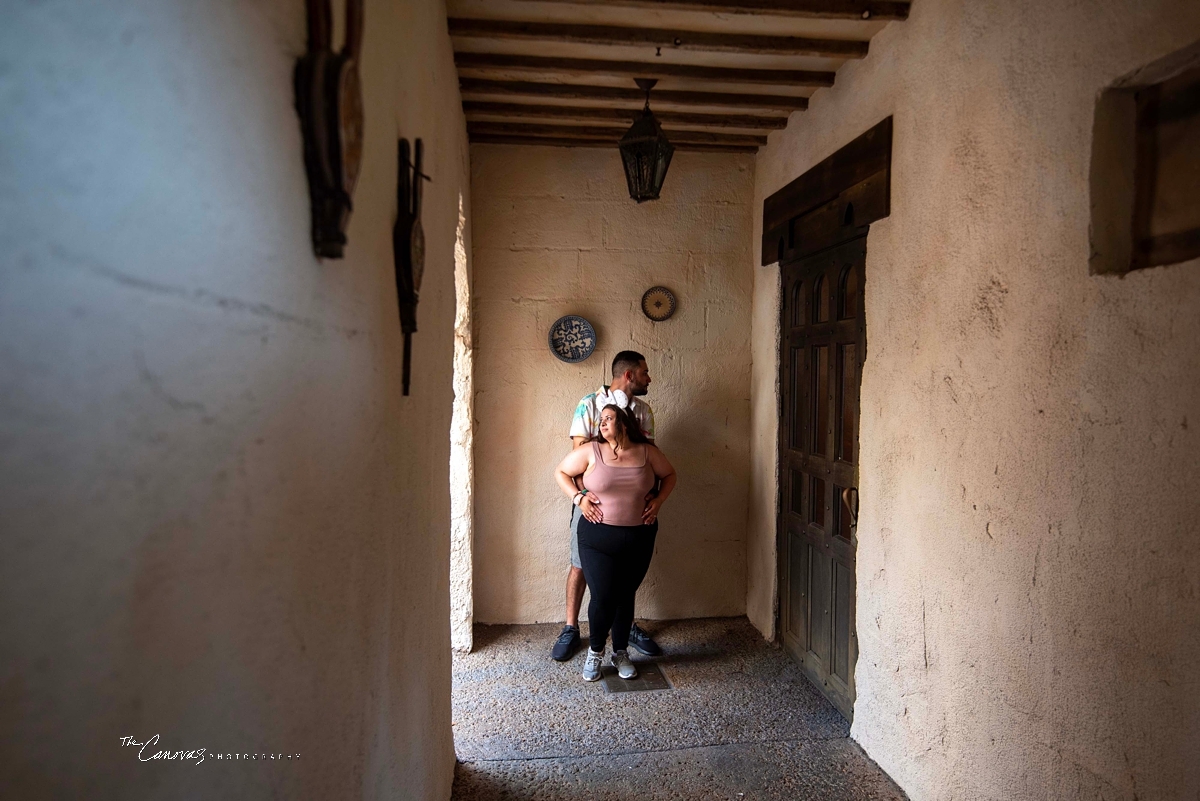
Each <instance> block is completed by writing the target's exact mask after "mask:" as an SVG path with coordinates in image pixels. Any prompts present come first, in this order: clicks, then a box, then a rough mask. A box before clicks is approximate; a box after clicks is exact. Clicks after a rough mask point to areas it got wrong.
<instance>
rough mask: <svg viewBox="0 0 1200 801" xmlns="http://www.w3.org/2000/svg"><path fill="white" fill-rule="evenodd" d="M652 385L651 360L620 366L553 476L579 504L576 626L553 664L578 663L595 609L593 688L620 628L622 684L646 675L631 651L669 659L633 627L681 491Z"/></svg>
mask: <svg viewBox="0 0 1200 801" xmlns="http://www.w3.org/2000/svg"><path fill="white" fill-rule="evenodd" d="M649 387H650V371H649V369H648V368H647V367H646V358H645V357H644V356H642V354H640V353H637V352H635V351H631V350H624V351H621V352H620V353H618V354H617V355H616V358H614V359H613V363H612V384H610V385H609V386H606V387H601V388H600V390H599V391H598V392H594V393H592V394H591V395H588V396H587V397H585V398H584V399H583V400H581V401H580V402H579V405H578V406H577V407H576V409H575V417H574V418H573V419H572V421H571V432H570V437H571V441H572V443H573V445H574V450H572V451H571V453H569V454H568V455H567V457H566V458H565V459H563V460H562V462H561V463H559V465H558V467H557V468H556V469H555V473H554V477H555V480H556V481H557V482H558V485H559V487H561V488H562V490H563V492H564V493H566V495H568V496H569V497H570V498H571V503H572V504H574V508H573V509H572V511H571V568H570V571H569V572H568V573H567V625H566V626H564V627H563V630H562V634H560V635H559V638H558V641H557V642H556V643H555V644H554V651H553V654H552V655H553V657H554V659H556V660H558V661H560V662H562V661H566V660H567V659H570V658H571V655H572V654H573V652H574V650H575V648H576V646H577V645H578V644H579V607H580V606H581V605H582V603H583V591H584V590H585V589H587V588H588V587H590V588H591V590H592V600H591V603H589V604H588V628H589V648H588V655H587V661H586V662H585V663H584V667H583V677H584V679H586V680H588V681H595V680H596V679H598V678H600V667H601V664H602V663H603V660H604V646H605V642H606V641H607V639H608V633H609V631H610V630H611V631H612V641H613V655H612V664H613V667H615V668H616V669H617V673H618V675H620V676H621V678H623V679H632V678H634V677H635V676H637V668H636V667H634V665H633V662H632V661H630V659H629V653H628V651H627V650H626V649H627V648H628V647H629V646H630V645H632V646H633V647H634V648H636V649H637V650H639V651H641V652H642V653H643V654H646V655H647V656H654V655H656V654H658V653H661V651H660V649H659V647H658V645H657V644H656V643H655V642H654V640H652V639H651V638H650V635H648V634H646V633H645V632H644V631H642V630H641V629H639V628H638V627H637V626H636V625H635V624H634V622H633V604H634V597H635V596H636V594H637V589H638V586H639V585H641V583H642V579H644V578H645V577H646V571H647V570H648V569H649V568H650V559H651V558H652V557H653V556H654V538H655V536H656V535H657V534H658V511H659V509H661V508H662V505H663V503H664V502H665V501H666V500H667V498H668V496H670V494H671V491H672V490H674V489H675V468H673V467H672V466H671V463H670V462H669V461H667V457H666V456H664V455H663V453H662V451H660V450H659V449H658V448H657V447H656V446H655V444H654V412H653V411H652V410H651V409H650V405H649V404H648V403H646V402H645V401H644V400H642V398H643V396H645V394H646V392H647V391H648V390H649Z"/></svg>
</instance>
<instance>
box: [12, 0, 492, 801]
mask: <svg viewBox="0 0 1200 801" xmlns="http://www.w3.org/2000/svg"><path fill="white" fill-rule="evenodd" d="M340 5H341V4H335V6H340ZM365 19H366V38H365V45H364V55H363V73H362V75H363V88H364V95H365V97H364V99H365V112H366V129H365V130H366V138H365V151H364V163H363V171H362V177H361V179H360V181H359V185H358V188H357V191H356V193H355V197H354V201H355V210H354V215H353V218H352V220H351V222H350V227H349V240H350V244H349V247H348V250H347V257H346V258H345V259H344V260H341V261H324V262H318V261H317V260H316V259H315V258H314V257H313V254H312V250H311V245H310V242H309V224H310V220H309V204H308V194H307V181H306V178H305V174H304V168H303V162H302V156H301V141H300V127H299V123H298V120H297V117H296V113H295V110H294V108H293V91H292V68H293V65H294V63H295V59H296V57H297V56H298V55H300V54H301V53H302V52H303V50H304V45H305V37H306V32H305V11H304V4H303V3H296V2H282V0H272V1H270V2H257V3H244V2H240V1H235V0H222V1H219V2H209V3H204V4H196V3H189V2H179V1H178V0H170V1H168V0H152V1H144V2H135V3H130V2H125V3H115V2H105V3H98V4H89V5H83V4H79V3H70V2H40V3H8V4H5V11H4V20H5V22H4V25H3V26H0V54H2V59H0V65H2V66H0V108H3V112H0V115H2V117H3V125H0V162H2V166H0V208H2V209H3V219H4V223H3V228H2V229H0V252H2V253H3V256H0V529H2V530H3V539H4V551H5V553H4V558H3V559H0V596H2V600H0V621H2V622H0V626H2V628H0V631H2V632H3V636H2V637H0V686H3V687H4V690H3V697H4V701H3V703H2V704H0V719H2V721H3V729H4V731H5V744H4V760H3V761H4V770H3V772H2V774H3V775H2V776H0V787H2V788H3V789H0V795H2V796H4V797H6V798H22V799H35V798H51V797H55V798H68V797H70V798H117V797H120V798H150V797H160V798H165V797H178V798H182V797H205V798H265V797H281V798H282V797H286V798H313V799H327V798H349V797H355V798H383V797H387V798H446V797H448V796H449V792H450V783H451V779H452V774H453V765H454V752H453V744H452V737H451V729H450V638H449V634H450V632H449V627H448V625H447V621H448V609H449V591H448V581H449V533H448V532H449V529H450V520H449V508H450V499H449V489H448V468H447V465H448V460H449V451H450V417H451V403H452V399H453V390H452V386H451V361H452V356H453V342H454V309H455V303H454V296H455V290H454V277H453V276H454V245H455V229H456V224H457V222H458V209H459V202H460V195H462V196H464V199H465V200H467V215H468V216H469V198H465V195H466V193H467V180H468V174H467V167H466V161H467V147H466V133H465V125H464V122H463V117H462V112H461V107H460V104H459V95H458V91H457V78H456V73H455V70H454V65H453V63H452V56H451V48H450V40H449V37H448V35H447V33H446V15H445V9H444V7H443V5H442V3H440V2H411V3H399V4H396V3H387V2H382V1H381V0H368V2H367V3H366V13H365ZM398 135H404V136H408V137H414V136H420V137H423V138H424V140H425V145H426V154H427V155H426V159H427V160H426V163H425V169H426V171H427V172H428V173H429V174H431V175H432V176H433V178H434V182H433V183H432V184H431V185H429V186H428V187H427V190H426V195H425V204H426V205H425V210H424V225H425V232H426V237H427V247H428V265H427V269H426V272H425V281H424V286H423V288H422V298H421V299H422V302H421V309H420V316H421V329H420V332H419V333H418V334H417V335H416V336H415V342H414V348H413V353H414V364H413V377H414V378H413V390H412V395H411V397H408V398H404V397H402V396H401V386H400V368H401V349H402V338H401V335H400V332H399V325H398V321H397V308H396V295H395V283H394V276H393V262H392V251H391V225H392V221H393V219H394V215H395V212H396V207H395V186H396V138H397V136H398ZM466 247H467V251H468V252H469V247H470V245H469V242H468V243H467V245H466ZM155 734H160V735H161V741H160V743H159V744H158V745H157V746H155V747H152V749H151V750H150V751H149V752H148V753H147V756H148V755H149V754H151V753H153V751H154V750H155V748H158V747H161V748H169V749H196V748H208V749H209V750H210V752H222V753H228V752H243V753H260V752H268V751H269V752H279V753H299V754H300V755H301V758H300V759H299V761H293V762H290V763H289V762H284V763H279V762H269V763H267V764H263V763H253V764H238V765H223V764H220V763H214V762H212V761H209V762H207V763H205V764H203V765H200V766H195V765H194V764H191V763H179V762H174V763H170V764H153V765H147V764H140V763H139V762H138V761H137V754H136V751H137V749H136V748H121V747H120V745H119V741H118V738H119V737H122V736H131V737H134V738H136V739H137V740H139V741H143V740H145V739H147V738H149V737H152V736H153V735H155ZM210 759H211V757H210Z"/></svg>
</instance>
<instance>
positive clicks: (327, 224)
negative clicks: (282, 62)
mask: <svg viewBox="0 0 1200 801" xmlns="http://www.w3.org/2000/svg"><path fill="white" fill-rule="evenodd" d="M307 6H308V52H307V53H306V54H305V55H304V56H302V57H301V58H300V60H299V61H297V62H296V71H295V75H294V78H295V85H296V111H297V112H299V114H300V125H301V129H302V130H303V132H304V167H305V169H306V171H307V172H308V193H309V198H310V199H311V201H312V241H313V250H315V251H316V254H317V255H318V256H321V257H323V258H327V259H340V258H342V251H343V248H344V247H345V245H346V223H347V222H348V221H349V220H350V210H351V208H352V206H353V203H352V197H353V195H354V184H355V183H356V182H357V181H358V170H359V166H360V165H361V164H362V148H363V103H362V87H361V85H360V83H359V78H358V60H359V53H360V51H361V50H362V31H363V4H362V0H346V41H345V43H344V44H343V45H342V50H341V52H340V53H335V52H333V50H332V49H331V48H332V39H333V9H332V8H331V6H330V0H307Z"/></svg>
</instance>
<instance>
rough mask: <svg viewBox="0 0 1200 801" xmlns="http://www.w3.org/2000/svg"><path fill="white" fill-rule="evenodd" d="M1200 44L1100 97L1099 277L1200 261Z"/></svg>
mask: <svg viewBox="0 0 1200 801" xmlns="http://www.w3.org/2000/svg"><path fill="white" fill-rule="evenodd" d="M1197 186H1200V42H1196V43H1195V44H1193V45H1191V46H1190V47H1187V48H1185V49H1183V50H1180V51H1178V52H1176V53H1172V54H1171V55H1169V56H1167V57H1165V58H1162V59H1159V60H1158V61H1155V62H1154V63H1152V64H1149V65H1147V66H1145V67H1142V68H1141V69H1139V70H1137V71H1135V72H1133V73H1131V74H1129V75H1126V76H1124V77H1122V78H1120V79H1119V80H1117V81H1116V82H1114V83H1113V84H1112V86H1110V87H1109V88H1107V89H1105V90H1104V91H1102V92H1101V93H1100V96H1099V98H1098V99H1097V101H1096V114H1095V122H1094V127H1093V136H1092V164H1091V226H1090V244H1091V253H1090V257H1089V269H1090V272H1091V273H1092V274H1093V275H1097V274H1117V275H1123V274H1125V273H1127V272H1129V271H1131V270H1137V269H1142V268H1146V267H1157V266H1163V265H1169V264H1179V263H1182V262H1185V261H1190V260H1192V259H1195V258H1198V257H1200V192H1197V191H1196V187H1197Z"/></svg>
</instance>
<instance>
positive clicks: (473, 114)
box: [463, 100, 788, 131]
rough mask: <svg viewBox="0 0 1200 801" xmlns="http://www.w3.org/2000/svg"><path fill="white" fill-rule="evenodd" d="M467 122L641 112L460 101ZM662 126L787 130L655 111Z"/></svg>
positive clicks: (764, 121) (763, 120) (628, 118)
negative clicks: (484, 118)
mask: <svg viewBox="0 0 1200 801" xmlns="http://www.w3.org/2000/svg"><path fill="white" fill-rule="evenodd" d="M463 112H465V113H466V115H467V119H468V120H470V119H474V118H478V116H479V115H491V116H494V117H533V118H541V119H555V120H572V119H573V120H604V121H607V122H618V121H619V122H624V123H630V122H633V120H634V118H635V117H636V116H637V115H638V114H639V113H640V112H641V109H636V108H608V107H602V106H546V105H538V104H534V103H492V102H488V101H485V100H467V101H464V102H463ZM654 116H656V117H658V119H659V121H661V122H662V123H663V124H664V125H665V124H667V123H674V124H677V125H698V126H702V127H706V128H748V129H751V130H760V131H761V130H780V129H782V128H786V127H787V122H788V118H787V117H759V116H751V115H739V114H703V113H700V112H690V111H655V112H654Z"/></svg>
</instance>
